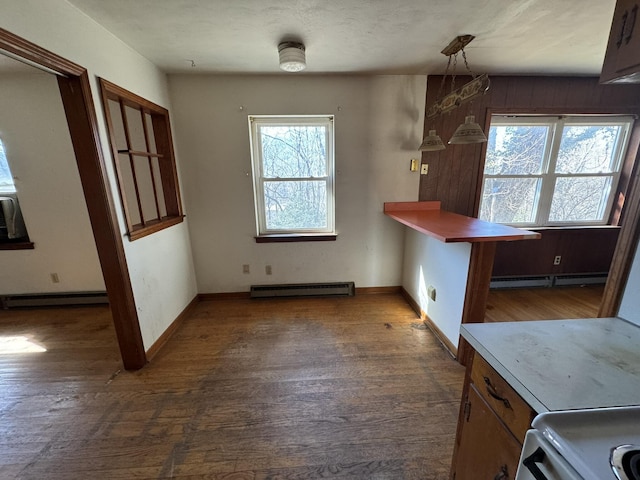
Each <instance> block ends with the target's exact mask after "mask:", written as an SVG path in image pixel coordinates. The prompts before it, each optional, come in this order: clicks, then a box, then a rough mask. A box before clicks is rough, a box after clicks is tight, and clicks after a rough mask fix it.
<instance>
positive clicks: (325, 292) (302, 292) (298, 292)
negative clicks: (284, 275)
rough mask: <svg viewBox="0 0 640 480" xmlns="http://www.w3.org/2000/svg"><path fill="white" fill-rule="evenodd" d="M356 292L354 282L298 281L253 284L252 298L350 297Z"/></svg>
mask: <svg viewBox="0 0 640 480" xmlns="http://www.w3.org/2000/svg"><path fill="white" fill-rule="evenodd" d="M354 293H355V284H354V282H339V283H296V284H283V285H252V286H251V298H274V297H327V296H343V297H350V296H353V295H354Z"/></svg>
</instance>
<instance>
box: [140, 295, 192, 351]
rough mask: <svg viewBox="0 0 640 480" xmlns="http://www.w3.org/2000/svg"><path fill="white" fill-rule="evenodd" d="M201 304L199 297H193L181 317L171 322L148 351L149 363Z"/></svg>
mask: <svg viewBox="0 0 640 480" xmlns="http://www.w3.org/2000/svg"><path fill="white" fill-rule="evenodd" d="M199 302H200V297H199V295H196V296H195V297H193V299H192V300H191V301H190V302H189V304H188V305H187V306H186V307H185V308H184V310H182V312H181V313H180V315H178V316H177V318H176V319H175V320H174V321H173V322H171V325H169V327H167V329H166V330H165V331H164V332H163V333H162V335H160V337H159V338H158V339H157V340H156V341H155V342H154V343H153V345H151V347H149V350H147V352H146V354H147V359H148V360H149V361H151V360H153V358H154V357H155V356H156V355H157V354H158V352H160V350H162V347H164V346H165V345H166V344H167V342H168V341H169V339H170V338H171V337H172V336H173V334H174V333H176V331H177V330H178V329H179V328H180V326H181V325H182V324H183V323H184V321H185V320H186V319H187V318H189V316H190V315H191V314H192V313H193V310H194V309H195V308H196V305H198V303H199Z"/></svg>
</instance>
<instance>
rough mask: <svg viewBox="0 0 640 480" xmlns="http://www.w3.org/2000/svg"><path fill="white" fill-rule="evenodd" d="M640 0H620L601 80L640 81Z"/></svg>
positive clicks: (601, 81) (611, 81)
mask: <svg viewBox="0 0 640 480" xmlns="http://www.w3.org/2000/svg"><path fill="white" fill-rule="evenodd" d="M639 9H640V0H618V2H617V3H616V8H615V11H614V14H613V22H612V24H611V32H610V33H609V42H608V44H607V50H606V53H605V57H604V64H603V65H602V73H601V75H600V83H640V25H638V23H639V22H640V18H639V17H640V12H639Z"/></svg>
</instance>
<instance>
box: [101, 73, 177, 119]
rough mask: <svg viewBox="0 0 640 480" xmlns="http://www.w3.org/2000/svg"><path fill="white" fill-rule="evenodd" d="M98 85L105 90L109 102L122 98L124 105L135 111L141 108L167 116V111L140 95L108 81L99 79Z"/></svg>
mask: <svg viewBox="0 0 640 480" xmlns="http://www.w3.org/2000/svg"><path fill="white" fill-rule="evenodd" d="M100 85H102V87H103V88H104V89H105V91H106V93H107V98H108V99H109V100H114V101H120V98H121V97H122V99H123V101H124V103H125V105H127V106H129V107H132V108H134V109H136V110H138V109H139V108H140V107H141V106H142V108H143V109H144V110H147V111H151V112H153V113H160V114H162V115H169V110H167V109H166V108H164V107H163V106H161V105H158V104H157V103H153V102H151V101H149V100H147V99H146V98H143V97H141V96H140V95H136V94H135V93H133V92H130V91H129V90H127V89H126V88H123V87H120V86H119V85H116V84H115V83H112V82H110V81H109V80H105V79H104V78H100Z"/></svg>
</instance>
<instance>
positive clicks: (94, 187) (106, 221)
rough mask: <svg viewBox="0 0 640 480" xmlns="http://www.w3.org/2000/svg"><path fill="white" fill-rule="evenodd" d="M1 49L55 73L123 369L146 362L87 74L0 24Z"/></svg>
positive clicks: (142, 364) (71, 63) (85, 71)
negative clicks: (2, 27) (1, 26)
mask: <svg viewBox="0 0 640 480" xmlns="http://www.w3.org/2000/svg"><path fill="white" fill-rule="evenodd" d="M0 49H2V50H4V51H6V52H8V53H10V54H12V55H15V56H17V57H20V58H23V59H25V60H27V61H28V62H29V63H32V64H35V65H40V66H43V67H45V68H47V69H49V70H52V71H54V72H56V73H57V74H58V75H57V78H58V86H59V88H60V94H61V97H62V103H63V105H64V110H65V114H66V117H67V123H68V124H69V132H70V133H71V143H72V144H73V149H74V152H75V155H76V162H77V165H78V171H79V173H80V180H81V182H82V189H83V191H84V197H85V201H86V203H87V209H88V211H89V219H90V221H91V228H92V230H93V236H94V238H95V242H96V247H97V250H98V257H99V259H100V265H101V267H102V274H103V277H104V283H105V286H106V289H107V294H108V296H109V304H110V306H111V313H112V316H113V322H114V326H115V330H116V335H117V337H118V344H119V346H120V353H121V355H122V362H123V364H124V368H126V369H127V370H136V369H139V368H142V367H143V366H144V365H145V364H146V363H147V357H146V354H145V350H144V344H143V342H142V334H141V332H140V324H139V321H138V314H137V311H136V305H135V301H134V297H133V289H132V287H131V280H130V277H129V269H128V267H127V261H126V258H125V255H124V247H123V244H122V236H121V234H120V229H119V227H118V220H117V216H116V211H115V207H114V201H113V197H112V195H111V189H110V184H109V180H108V177H107V174H106V170H105V162H104V157H103V155H102V147H101V143H100V136H99V133H98V122H97V117H96V111H95V107H94V103H93V98H92V95H91V85H90V82H89V75H88V73H87V70H86V69H85V68H84V67H81V66H79V65H77V64H75V63H73V62H70V61H69V60H66V59H65V58H62V57H60V56H58V55H56V54H55V53H52V52H50V51H48V50H45V49H44V48H41V47H39V46H38V45H35V44H34V43H31V42H29V41H28V40H25V39H23V38H21V37H19V36H17V35H14V34H12V33H11V32H8V31H7V30H4V29H1V28H0Z"/></svg>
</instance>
